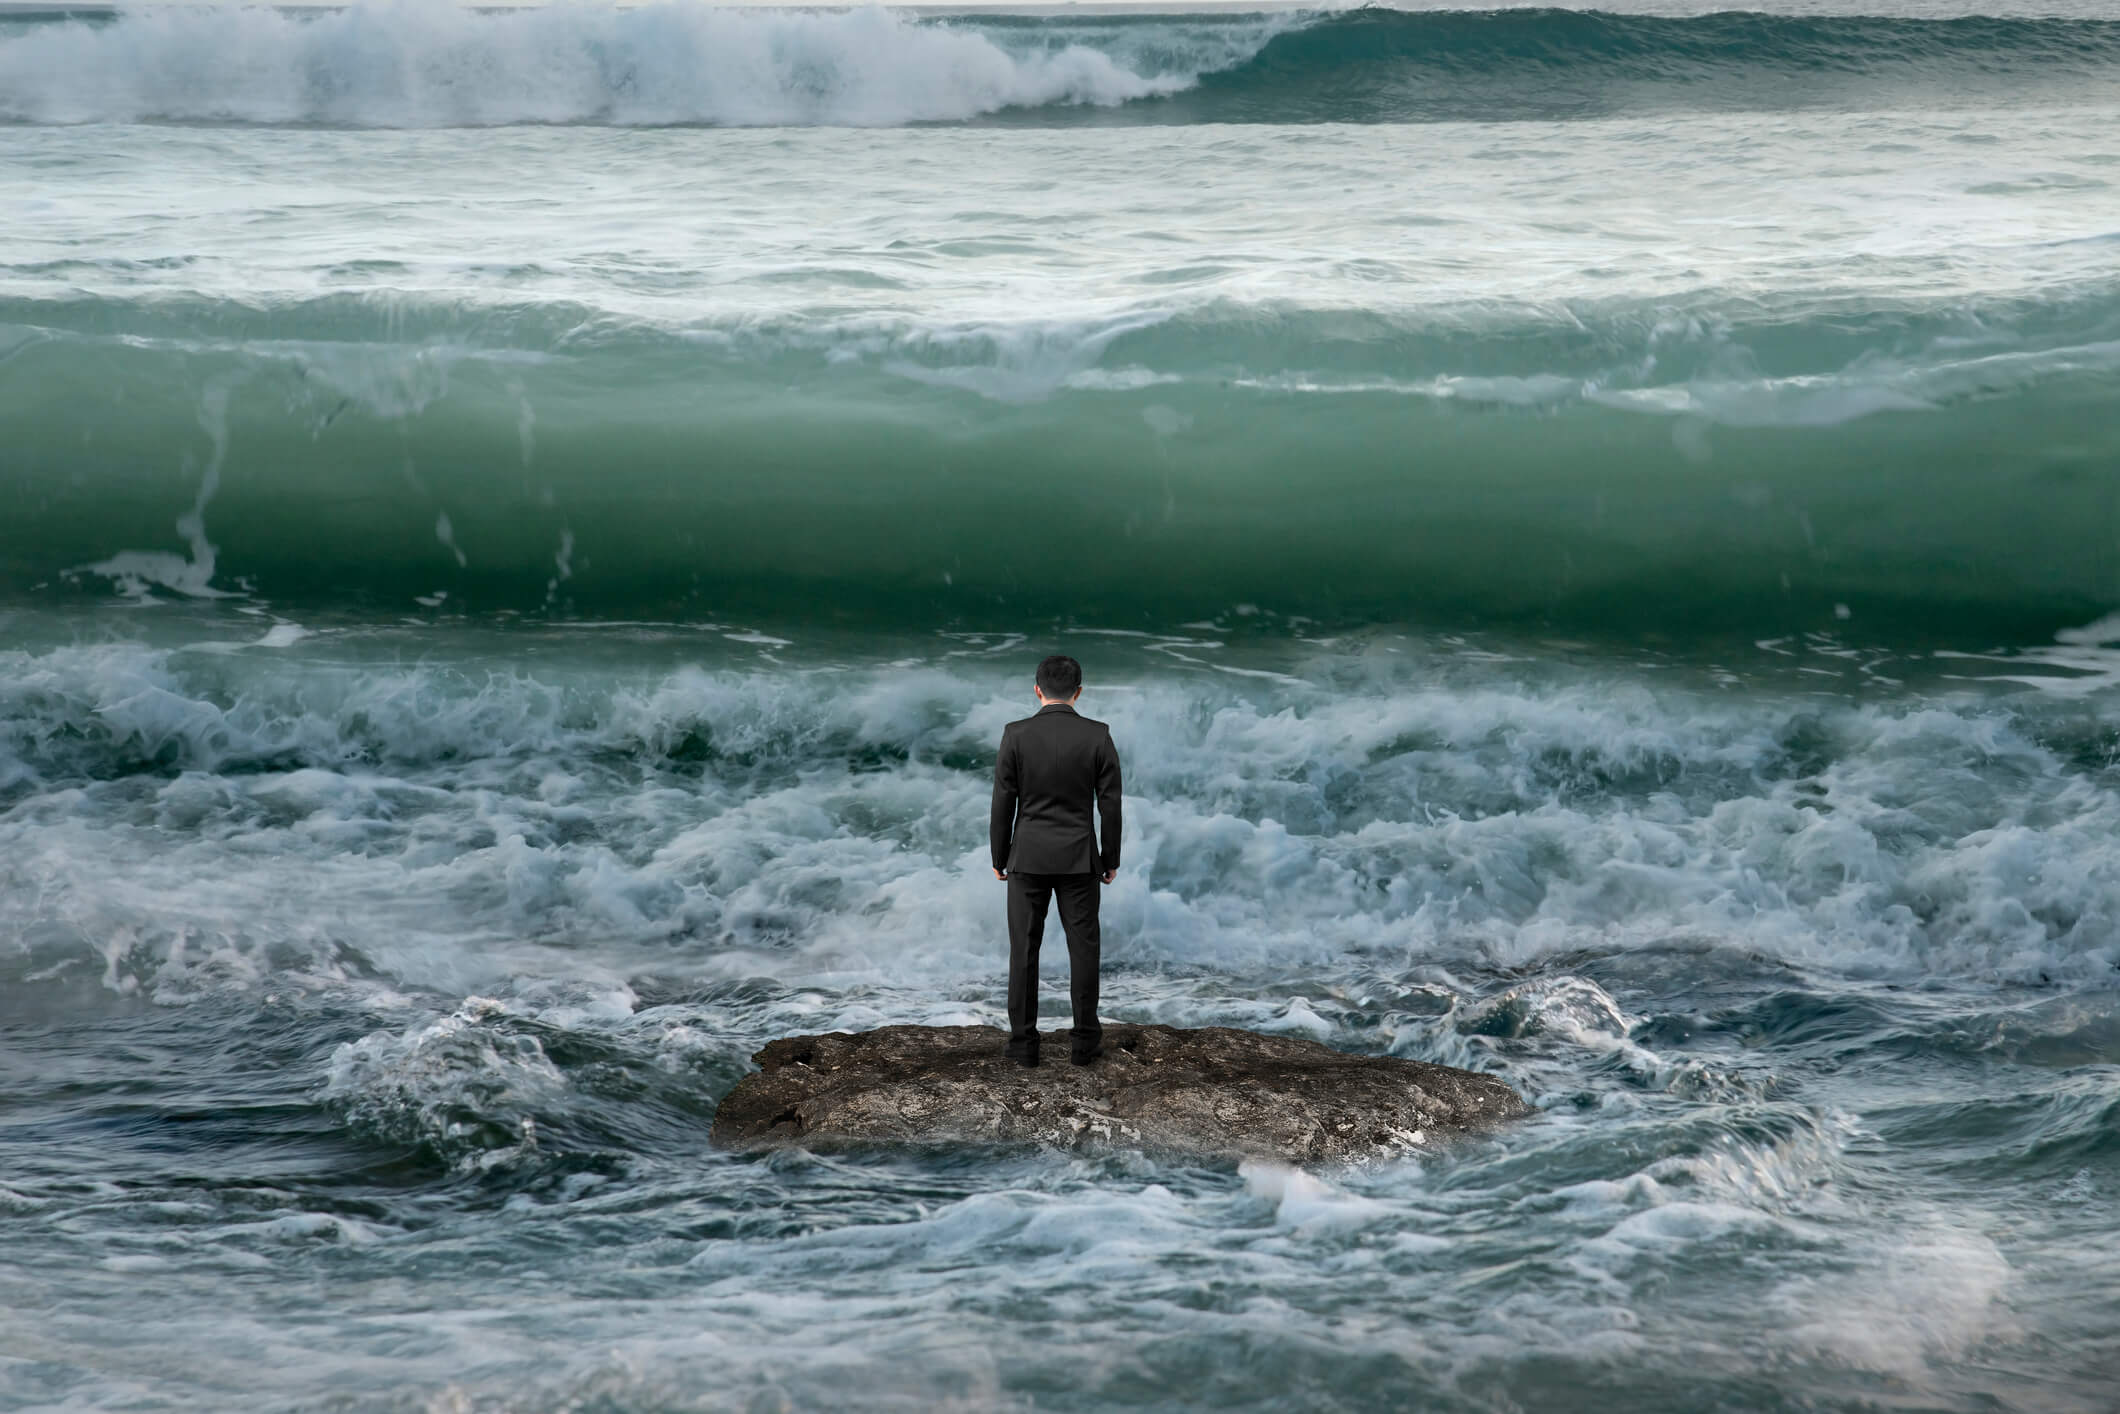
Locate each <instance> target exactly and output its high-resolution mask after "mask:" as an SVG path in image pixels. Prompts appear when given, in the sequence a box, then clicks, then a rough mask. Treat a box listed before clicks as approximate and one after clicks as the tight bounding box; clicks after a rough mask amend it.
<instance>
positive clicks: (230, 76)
mask: <svg viewBox="0 0 2120 1414" xmlns="http://www.w3.org/2000/svg"><path fill="white" fill-rule="evenodd" d="M1221 28H1222V29H1225V30H1227V29H1228V28H1229V27H1228V26H1222V27H1221ZM1255 32H1256V33H1258V34H1259V35H1260V37H1261V39H1263V36H1264V33H1265V31H1264V30H1257V31H1255ZM1008 36H1009V32H1002V33H999V34H988V33H980V32H977V31H975V30H972V29H968V28H963V27H959V26H953V25H947V24H934V23H922V22H919V21H917V20H913V19H909V18H906V17H903V16H901V15H898V14H894V13H892V12H890V11H886V10H882V9H868V10H855V11H846V12H839V13H814V12H777V13H775V12H761V11H743V10H725V9H715V8H710V7H708V6H705V5H699V4H661V5H651V6H645V7H643V8H640V9H634V10H617V9H605V8H590V7H587V6H572V5H568V6H555V7H553V8H550V9H540V10H530V11H523V12H517V13H510V14H504V15H481V14H477V13H474V12H473V11H471V10H468V9H464V8H461V7H458V6H454V5H447V6H438V5H418V4H411V3H382V4H370V5H355V6H353V7H351V8H348V9H345V10H340V11H335V12H333V13H329V14H324V15H317V16H313V17H302V16H295V15H289V14H285V13H282V12H279V11H274V10H266V9H230V10H190V9H180V10H170V11H153V12H140V13H128V14H125V15H123V16H121V17H120V18H119V19H117V20H116V21H114V22H112V23H108V24H100V25H98V24H87V23H69V24H59V25H38V26H32V27H29V28H27V29H25V30H22V31H20V32H18V34H17V35H16V36H15V37H14V38H12V39H8V40H6V41H4V42H0V117H4V118H7V119H12V120H14V121H18V122H33V123H67V122H94V121H154V120H160V121H188V122H239V123H260V124H329V125H343V126H352V127H409V128H424V127H480V126H489V125H499V124H508V123H590V124H596V123H606V124H612V125H618V126H653V125H665V124H716V125H778V124H842V125H848V126H880V125H890V124H902V123H913V122H932V121H947V120H952V119H965V118H972V117H976V116H979V115H981V114H986V113H993V112H998V111H1000V110H1003V109H1007V108H1020V107H1043V106H1048V105H1055V104H1103V105H1109V104H1116V103H1123V102H1126V101H1128V100H1130V99H1136V98H1145V97H1149V96H1152V95H1156V94H1166V93H1171V92H1175V91H1177V90H1178V89H1181V88H1184V87H1187V86H1189V85H1190V84H1191V83H1192V82H1193V81H1194V79H1195V77H1196V74H1197V70H1187V69H1185V68H1183V67H1178V68H1172V69H1168V70H1158V69H1155V68H1154V67H1153V66H1149V65H1144V67H1145V68H1147V70H1148V71H1146V72H1136V71H1135V70H1134V69H1132V68H1129V67H1127V66H1126V65H1125V64H1124V63H1122V62H1121V60H1120V59H1119V58H1116V57H1114V55H1113V54H1111V53H1107V52H1105V51H1104V50H1103V49H1099V48H1095V47H1092V46H1090V45H1086V44H1081V43H1072V42H1059V41H1057V40H1056V39H1055V38H1054V37H1052V36H1041V35H1040V34H1038V33H1035V32H1032V31H1022V32H1021V41H1022V42H1019V43H1015V44H1009V43H1005V42H1004V41H1005V40H1006V39H1007V38H1008ZM1239 44H1240V48H1239V51H1238V52H1237V53H1235V54H1233V55H1232V56H1231V57H1241V53H1242V52H1243V50H1242V41H1239ZM1253 47H1255V44H1254V46H1253Z"/></svg>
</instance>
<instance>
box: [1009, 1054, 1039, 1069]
mask: <svg viewBox="0 0 2120 1414" xmlns="http://www.w3.org/2000/svg"><path fill="white" fill-rule="evenodd" d="M1008 1058H1009V1059H1010V1060H1012V1061H1014V1062H1015V1063H1016V1064H1018V1065H1020V1066H1022V1067H1023V1068H1024V1069H1025V1070H1031V1069H1034V1068H1035V1067H1036V1066H1037V1064H1038V1053H1037V1052H1036V1051H1022V1052H1012V1053H1008Z"/></svg>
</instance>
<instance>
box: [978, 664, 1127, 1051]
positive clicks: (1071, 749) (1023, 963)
mask: <svg viewBox="0 0 2120 1414" xmlns="http://www.w3.org/2000/svg"><path fill="white" fill-rule="evenodd" d="M1036 691H1037V694H1038V702H1039V707H1038V713H1037V715H1036V716H1033V717H1025V718H1024V719H1023V720H1022V721H1020V722H1010V723H1009V724H1008V726H1007V727H1005V728H1004V729H1003V730H1002V733H1001V751H1000V754H999V755H997V756H996V757H995V758H994V813H993V819H992V823H991V830H990V833H991V835H992V843H993V853H994V877H995V878H997V879H1002V880H1005V881H1007V883H1008V1026H1009V1037H1008V1055H1009V1056H1010V1058H1011V1059H1013V1060H1015V1061H1017V1062H1018V1063H1019V1064H1022V1065H1036V1064H1037V1063H1038V944H1039V943H1040V942H1041V941H1042V940H1043V939H1044V937H1045V911H1046V907H1047V905H1049V904H1050V903H1052V901H1053V900H1054V899H1056V898H1057V899H1058V900H1059V902H1060V926H1061V928H1062V929H1064V930H1065V931H1066V933H1067V970H1068V984H1069V991H1070V992H1071V993H1072V995H1073V999H1074V1003H1075V1029H1074V1032H1073V1035H1072V1038H1071V1040H1072V1044H1071V1045H1070V1046H1069V1048H1068V1050H1069V1054H1068V1058H1069V1059H1070V1060H1072V1061H1073V1062H1074V1063H1075V1064H1076V1065H1088V1064H1089V1063H1090V1062H1091V1061H1093V1060H1095V1059H1096V1058H1097V1056H1098V1054H1099V1052H1100V1051H1101V1050H1102V1049H1103V1043H1104V1027H1103V1025H1102V1023H1100V1022H1099V1021H1098V1020H1097V967H1098V961H1099V959H1098V953H1099V951H1100V947H1101V942H1102V940H1101V938H1100V936H1099V934H1098V931H1097V890H1098V887H1099V886H1100V885H1101V884H1109V883H1110V882H1111V881H1112V876H1113V875H1115V874H1117V873H1118V872H1119V751H1118V748H1117V747H1115V746H1113V745H1112V734H1111V730H1110V729H1109V728H1108V727H1106V726H1105V725H1104V723H1102V722H1093V721H1091V720H1090V719H1089V718H1087V717H1084V716H1081V715H1080V714H1078V713H1077V712H1076V711H1075V699H1076V698H1078V697H1080V696H1081V695H1082V665H1081V664H1080V663H1078V662H1076V661H1075V660H1074V659H1072V658H1066V657H1052V658H1047V659H1046V660H1045V661H1044V662H1042V663H1040V664H1039V665H1038V680H1037V685H1036ZM1093 804H1094V805H1095V807H1096V811H1097V816H1098V819H1099V823H1100V824H1101V825H1102V827H1103V828H1102V830H1101V833H1100V832H1099V831H1098V830H1094V829H1092V828H1091V826H1090V807H1091V806H1092V805H1093Z"/></svg>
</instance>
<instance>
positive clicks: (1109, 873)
mask: <svg viewBox="0 0 2120 1414" xmlns="http://www.w3.org/2000/svg"><path fill="white" fill-rule="evenodd" d="M1118 877H1119V871H1118V870H1116V869H1107V870H1105V871H1104V882H1105V883H1107V884H1109V883H1110V882H1111V881H1112V880H1114V879H1116V878H1118Z"/></svg>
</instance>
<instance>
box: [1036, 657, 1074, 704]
mask: <svg viewBox="0 0 2120 1414" xmlns="http://www.w3.org/2000/svg"><path fill="white" fill-rule="evenodd" d="M1038 690H1039V691H1040V692H1042V693H1044V694H1045V695H1046V696H1047V697H1050V698H1052V699H1054V700H1055V701H1057V702H1065V701H1067V699H1068V698H1070V697H1073V696H1074V695H1075V694H1076V693H1078V692H1080V691H1081V690H1082V665H1081V664H1080V663H1078V662H1076V661H1075V660H1074V659H1072V658H1070V657H1068V656H1067V655H1066V654H1065V653H1055V654H1054V655H1053V656H1052V657H1050V658H1048V659H1046V660H1045V661H1044V662H1042V663H1040V664H1039V665H1038Z"/></svg>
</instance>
